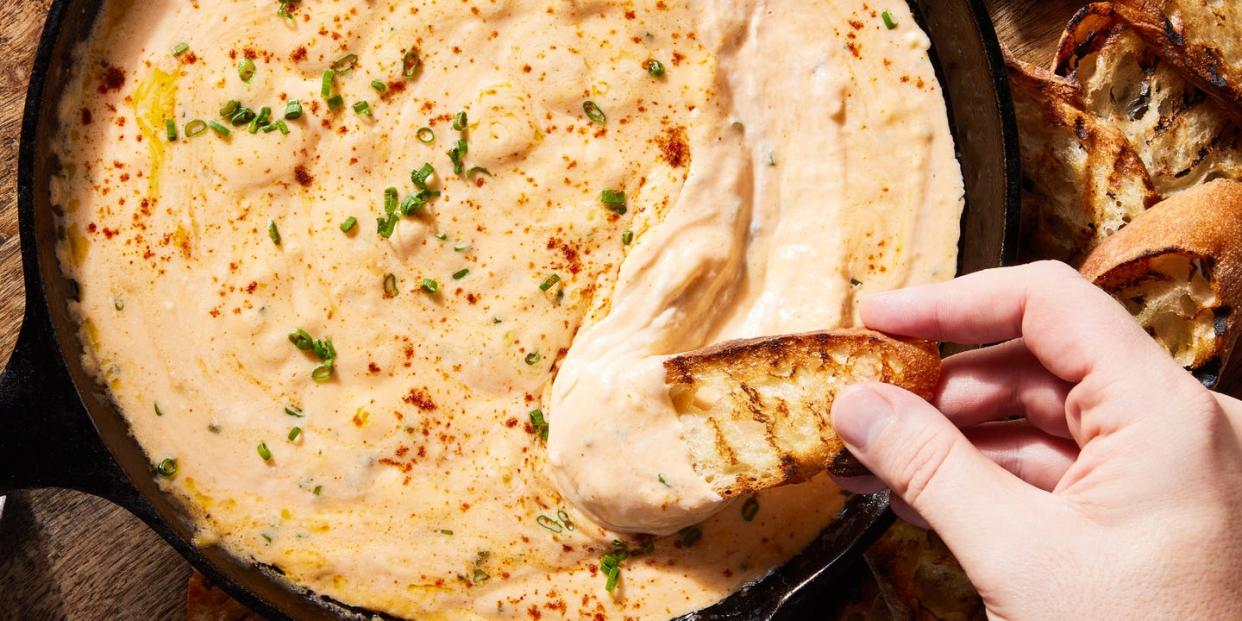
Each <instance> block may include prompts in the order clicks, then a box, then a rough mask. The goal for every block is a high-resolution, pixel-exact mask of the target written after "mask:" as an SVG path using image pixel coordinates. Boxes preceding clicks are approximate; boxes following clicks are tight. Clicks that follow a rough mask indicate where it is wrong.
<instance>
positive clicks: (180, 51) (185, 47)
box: [172, 42, 190, 56]
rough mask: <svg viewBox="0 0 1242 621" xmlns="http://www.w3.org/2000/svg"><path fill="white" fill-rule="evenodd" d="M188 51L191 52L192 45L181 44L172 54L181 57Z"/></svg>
mask: <svg viewBox="0 0 1242 621" xmlns="http://www.w3.org/2000/svg"><path fill="white" fill-rule="evenodd" d="M188 51H190V44H189V43H185V42H181V43H178V44H177V47H174V48H173V50H172V54H173V56H180V55H182V54H184V53H186V52H188Z"/></svg>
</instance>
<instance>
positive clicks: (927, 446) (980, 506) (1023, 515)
mask: <svg viewBox="0 0 1242 621" xmlns="http://www.w3.org/2000/svg"><path fill="white" fill-rule="evenodd" d="M832 420H833V427H834V428H835V429H836V431H837V435H839V436H840V437H841V439H842V440H843V441H844V442H845V445H846V447H848V448H849V450H850V452H851V453H853V454H854V456H855V457H857V458H858V460H859V461H861V462H862V463H863V465H865V466H867V468H868V469H870V470H871V472H872V473H873V474H875V476H876V477H878V478H879V479H880V480H881V481H883V482H884V483H885V484H886V485H887V486H888V487H889V488H890V489H892V490H893V492H894V493H896V494H897V495H898V496H900V497H901V498H902V500H904V501H905V502H906V503H907V504H909V505H910V506H911V507H912V508H913V509H914V510H915V511H918V512H919V514H920V515H922V516H923V518H924V519H926V520H927V523H928V524H929V525H930V526H931V527H932V528H933V529H935V531H936V532H937V533H938V534H939V535H940V536H941V538H943V539H944V540H945V542H946V543H948V544H949V546H950V547H951V548H953V550H954V552H955V553H957V554H958V555H959V556H961V555H962V553H966V555H967V556H973V555H971V554H970V551H971V550H972V549H973V550H976V551H979V552H983V551H985V550H991V551H992V552H993V553H995V552H996V551H999V550H1012V549H1013V547H1014V545H1015V543H1016V542H1019V541H1023V540H1028V539H1029V537H1030V535H1031V534H1032V532H1034V531H1036V530H1038V526H1037V524H1035V522H1034V519H1033V516H1036V515H1040V514H1041V513H1043V511H1042V510H1041V507H1040V506H1039V505H1042V504H1043V503H1044V502H1045V500H1046V498H1047V495H1046V493H1045V492H1043V491H1042V490H1039V489H1037V488H1035V487H1032V486H1030V485H1027V484H1026V483H1025V482H1023V481H1022V480H1021V479H1019V478H1017V477H1015V476H1013V475H1012V474H1010V473H1009V472H1008V471H1006V470H1005V469H1004V468H1002V467H1000V466H998V465H996V464H995V463H993V462H992V461H991V460H989V459H988V458H987V457H985V456H984V455H983V454H982V453H980V452H979V450H978V449H976V448H975V447H974V445H972V444H971V443H970V441H969V440H967V439H966V436H964V435H962V432H961V431H960V430H959V429H958V428H957V427H956V426H954V425H953V423H952V422H950V421H949V419H947V418H945V416H944V415H943V414H941V413H940V411H939V410H937V409H936V408H934V407H932V405H931V404H929V403H927V402H926V401H924V400H923V399H921V398H919V397H918V396H917V395H915V394H913V393H911V392H908V391H906V390H903V389H901V388H898V387H896V386H891V385H888V384H860V385H857V386H852V387H850V388H848V389H846V390H845V391H844V392H842V393H841V394H840V395H838V396H837V398H836V400H835V402H834V403H833V406H832Z"/></svg>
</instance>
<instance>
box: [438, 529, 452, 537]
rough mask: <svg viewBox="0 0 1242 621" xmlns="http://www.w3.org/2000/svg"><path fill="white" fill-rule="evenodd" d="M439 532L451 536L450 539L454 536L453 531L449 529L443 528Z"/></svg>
mask: <svg viewBox="0 0 1242 621" xmlns="http://www.w3.org/2000/svg"><path fill="white" fill-rule="evenodd" d="M437 532H439V533H440V534H441V535H446V536H449V537H452V536H453V531H451V530H449V529H447V528H441V529H440V530H439V531H437Z"/></svg>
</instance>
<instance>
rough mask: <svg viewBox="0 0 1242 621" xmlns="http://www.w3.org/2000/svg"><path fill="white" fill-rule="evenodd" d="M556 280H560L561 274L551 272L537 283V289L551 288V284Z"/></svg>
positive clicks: (545, 289) (556, 281)
mask: <svg viewBox="0 0 1242 621" xmlns="http://www.w3.org/2000/svg"><path fill="white" fill-rule="evenodd" d="M558 282H561V276H560V275H559V274H552V275H550V276H548V277H547V278H545V279H543V282H541V283H539V290H540V291H547V290H548V289H551V288H552V286H553V285H555V284H556V283H558Z"/></svg>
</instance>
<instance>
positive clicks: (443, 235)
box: [435, 233, 448, 241]
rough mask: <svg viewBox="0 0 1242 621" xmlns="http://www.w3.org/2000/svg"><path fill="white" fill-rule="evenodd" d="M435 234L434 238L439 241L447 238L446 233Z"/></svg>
mask: <svg viewBox="0 0 1242 621" xmlns="http://www.w3.org/2000/svg"><path fill="white" fill-rule="evenodd" d="M435 236H436V239H438V240H440V241H444V240H446V239H448V233H436V234H435Z"/></svg>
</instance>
